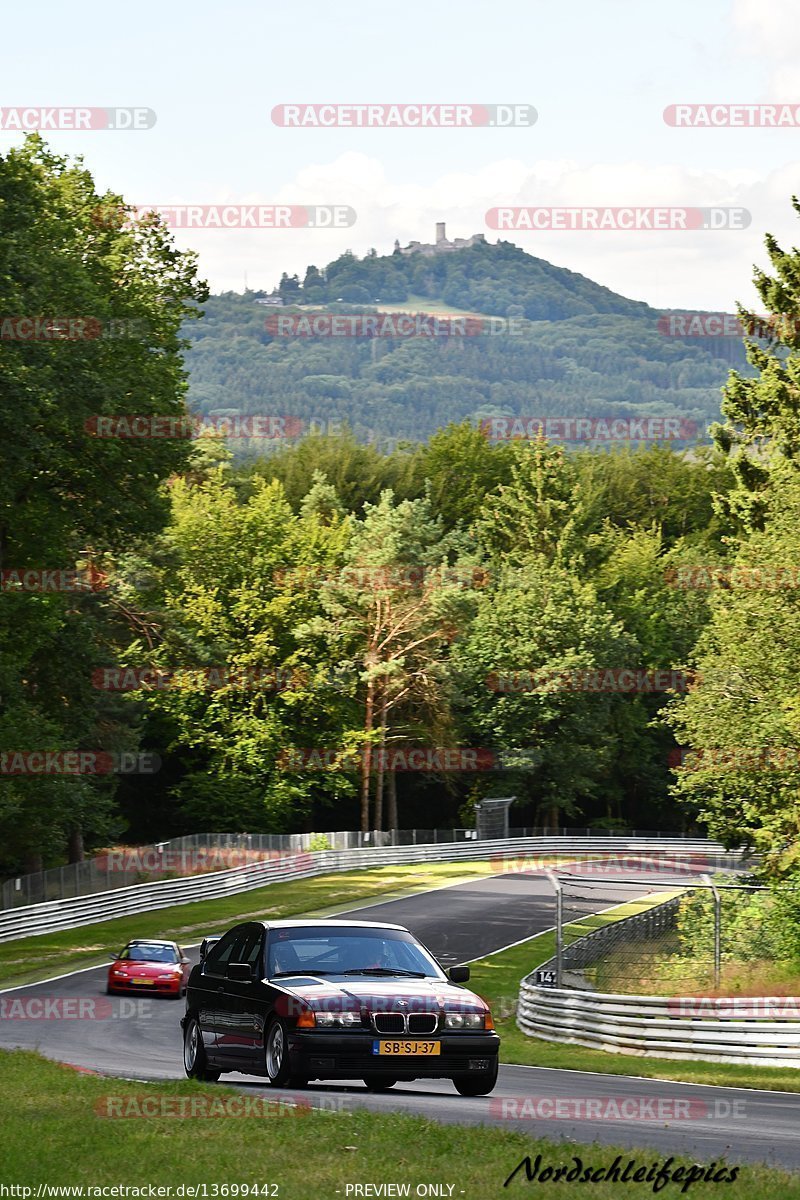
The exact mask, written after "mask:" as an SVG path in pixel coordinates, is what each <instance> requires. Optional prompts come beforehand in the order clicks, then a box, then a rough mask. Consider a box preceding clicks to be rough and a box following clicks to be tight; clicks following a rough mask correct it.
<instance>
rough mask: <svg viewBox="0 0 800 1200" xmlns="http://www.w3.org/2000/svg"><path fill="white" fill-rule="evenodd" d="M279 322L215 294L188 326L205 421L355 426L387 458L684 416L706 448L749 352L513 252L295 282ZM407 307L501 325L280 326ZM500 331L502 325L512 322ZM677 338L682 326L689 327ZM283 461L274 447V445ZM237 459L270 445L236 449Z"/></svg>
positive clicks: (382, 266) (334, 270) (457, 254)
mask: <svg viewBox="0 0 800 1200" xmlns="http://www.w3.org/2000/svg"><path fill="white" fill-rule="evenodd" d="M278 290H279V292H280V296H281V298H282V300H283V302H284V305H285V306H288V308H287V307H284V308H278V309H273V308H269V307H266V306H265V305H264V304H262V303H259V301H262V300H264V298H265V297H264V294H263V293H257V292H247V293H245V294H244V295H238V294H235V293H226V294H224V295H218V296H212V297H210V298H209V300H208V301H207V303H206V304H205V305H204V306H203V308H204V316H203V317H202V319H201V320H199V321H193V322H191V324H190V325H189V326H188V327H187V330H186V336H187V338H188V340H189V343H190V344H189V349H188V353H187V359H186V361H187V365H188V368H189V372H190V388H189V404H190V407H191V408H192V409H193V410H195V411H197V412H198V413H202V414H205V415H207V414H210V413H220V412H228V413H232V412H239V413H242V414H250V413H259V412H262V413H263V412H266V413H279V414H286V415H288V416H290V417H294V418H298V419H299V421H300V422H302V429H303V430H305V431H309V430H312V431H313V430H317V431H334V430H335V429H337V428H341V427H343V426H346V427H348V428H349V429H350V430H352V432H353V433H354V434H355V436H356V438H357V439H358V440H359V441H363V442H372V443H373V444H376V445H378V446H381V447H382V448H384V449H392V448H394V446H396V445H397V443H398V442H403V441H408V442H412V443H418V442H423V441H425V440H426V439H427V438H428V437H430V435H431V434H433V433H435V431H436V430H437V429H439V428H441V427H442V426H444V425H446V424H448V423H450V422H461V421H465V420H469V421H471V422H473V423H475V424H477V423H479V422H480V421H481V419H486V418H491V417H494V416H504V415H523V416H528V417H550V416H558V417H563V416H565V415H566V416H570V417H590V418H598V419H609V418H619V417H623V418H626V417H627V418H629V417H638V416H642V415H653V416H657V417H675V418H679V419H682V420H683V421H684V422H686V423H687V428H691V427H692V425H693V426H695V427H696V433H693V434H692V436H691V437H687V438H684V439H683V440H684V442H686V441H692V442H694V441H697V440H700V441H707V440H708V439H707V436H706V427H707V425H708V423H709V422H710V421H712V420H714V419H715V418H716V416H717V415H718V412H719V389H720V387H721V386H722V384H723V383H724V381H725V376H726V374H727V371H728V369H729V368H730V367H732V366H733V367H737V368H738V369H741V370H745V371H747V370H749V368H748V367H747V364H746V360H745V357H744V354H743V350H742V344H741V340H740V339H738V340H737V339H735V338H731V337H713V338H712V337H688V336H687V337H674V336H667V333H666V332H665V331H666V330H669V329H670V326H669V323H668V322H667V323H665V320H664V314H660V313H659V312H657V311H656V310H655V309H653V308H650V307H649V306H648V305H647V304H642V303H639V302H637V301H634V300H627V299H625V298H624V297H623V296H618V295H615V293H614V292H612V291H610V290H609V289H608V288H605V287H601V286H600V285H599V284H597V283H593V282H592V281H591V280H590V279H586V278H585V277H584V276H582V275H577V274H575V273H574V272H572V271H567V270H565V269H564V268H562V267H555V266H553V265H551V264H550V263H547V262H544V261H543V260H542V259H538V258H534V257H533V256H531V255H530V254H526V253H525V252H524V251H523V250H520V249H518V248H517V247H516V246H512V245H511V244H510V243H507V242H505V243H504V242H500V243H498V244H497V245H490V244H489V243H478V244H477V245H474V246H471V247H469V248H466V249H461V250H456V251H453V252H449V253H445V254H441V255H438V256H436V257H423V256H421V255H413V254H412V255H403V254H400V253H394V254H391V255H388V256H384V257H379V256H378V255H376V254H374V253H372V254H371V255H368V256H367V257H366V258H363V259H358V258H356V257H355V256H354V255H352V254H344V255H342V256H341V257H340V258H338V259H337V260H336V261H335V262H332V263H330V264H329V265H328V266H327V267H326V268H325V269H324V270H322V271H321V270H318V269H317V268H316V267H313V266H310V267H309V268H308V270H307V271H306V273H305V277H304V279H303V280H302V282H301V281H300V280H299V278H297V277H292V278H289V277H288V276H286V275H284V277H283V279H282V281H281V284H280V288H279V289H278ZM392 305H400V306H403V307H404V308H405V309H407V310H409V311H412V312H420V313H427V312H433V313H436V312H441V311H453V312H457V313H470V314H477V315H483V316H485V317H490V318H494V319H495V322H494V325H493V326H491V325H490V326H489V328H493V329H494V330H495V332H493V333H492V334H489V333H487V334H485V335H482V336H434V337H425V336H413V337H398V338H389V337H380V338H372V337H368V336H364V337H349V336H348V337H325V336H316V337H287V336H283V335H281V334H280V333H279V332H278V331H277V329H276V314H284V313H287V312H288V313H292V312H297V313H300V314H302V313H304V312H308V311H309V309H310V310H311V311H326V312H336V313H342V314H344V313H368V312H377V311H381V312H385V311H391V307H392ZM504 323H505V324H504ZM678 328H680V327H678ZM270 448H272V449H274V448H275V446H274V445H273V446H272V447H270ZM233 449H234V451H235V452H236V454H237V455H251V456H252V455H255V454H263V453H264V450H265V445H264V443H263V442H262V443H261V445H259V444H258V442H256V441H255V440H253V439H250V440H248V439H247V438H237V439H236V441H235V443H234V444H233Z"/></svg>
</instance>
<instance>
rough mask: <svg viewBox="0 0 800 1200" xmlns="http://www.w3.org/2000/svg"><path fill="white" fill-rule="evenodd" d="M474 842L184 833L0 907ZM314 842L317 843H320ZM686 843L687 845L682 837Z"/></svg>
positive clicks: (385, 835)
mask: <svg viewBox="0 0 800 1200" xmlns="http://www.w3.org/2000/svg"><path fill="white" fill-rule="evenodd" d="M584 836H585V837H611V836H613V837H617V838H660V839H666V840H667V841H669V840H670V839H676V838H679V839H681V840H683V839H685V838H686V837H687V835H686V834H678V833H661V832H659V833H654V832H652V831H651V830H647V829H624V830H615V831H613V833H612V831H611V830H602V829H542V828H536V827H533V828H528V827H525V828H517V829H506V830H504V831H503V832H502V833H497V834H494V835H492V836H491V837H490V838H487V840H495V841H496V840H497V838H499V837H503V838H505V839H508V838H521V837H571V838H576V837H584ZM477 838H478V831H477V830H475V829H463V828H461V829H458V828H456V829H392V830H383V831H380V830H371V831H369V832H367V833H362V832H361V831H360V830H353V829H350V830H347V829H337V830H334V831H333V832H328V833H323V832H319V833H191V834H186V835H184V836H183V837H178V838H172V839H171V840H169V841H165V842H158V843H157V844H155V845H151V846H120V847H116V848H115V849H111V850H107V851H104V852H103V853H101V854H99V855H96V856H95V857H94V858H87V859H84V860H83V861H81V862H75V863H64V864H63V865H62V866H59V867H49V868H48V869H46V870H43V871H34V872H32V873H31V874H28V875H16V876H12V878H10V879H7V880H6V881H5V882H4V883H3V884H2V885H1V886H0V909H6V908H25V907H28V906H29V905H31V904H44V903H45V902H46V901H48V900H66V899H67V898H70V899H72V898H73V897H76V896H92V895H94V893H95V892H110V891H113V890H114V889H116V888H124V887H133V886H135V885H136V884H138V883H152V882H153V877H154V876H155V877H156V878H161V879H166V878H171V879H175V878H177V877H178V876H183V875H201V874H203V873H204V872H205V871H225V870H229V869H231V868H233V867H242V866H245V865H246V864H247V863H248V862H254V861H255V860H256V859H258V858H267V857H269V856H271V855H273V854H275V855H276V854H278V853H296V852H298V851H302V850H319V849H325V850H356V849H358V850H360V849H362V848H364V847H367V846H416V845H418V844H419V845H422V846H427V845H428V844H429V843H438V842H465V841H474V840H476V839H477ZM320 839H322V844H321V845H320ZM690 840H691V839H690Z"/></svg>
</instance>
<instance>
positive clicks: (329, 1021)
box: [314, 1012, 361, 1029]
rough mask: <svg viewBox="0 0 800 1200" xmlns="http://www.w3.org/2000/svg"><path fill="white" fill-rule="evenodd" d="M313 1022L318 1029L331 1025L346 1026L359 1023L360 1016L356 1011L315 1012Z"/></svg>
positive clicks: (328, 1027) (327, 1027)
mask: <svg viewBox="0 0 800 1200" xmlns="http://www.w3.org/2000/svg"><path fill="white" fill-rule="evenodd" d="M314 1022H315V1024H316V1025H318V1026H319V1028H320V1029H330V1028H331V1026H333V1025H339V1026H342V1027H348V1026H350V1025H360V1024H361V1016H360V1014H359V1013H357V1012H315V1013H314Z"/></svg>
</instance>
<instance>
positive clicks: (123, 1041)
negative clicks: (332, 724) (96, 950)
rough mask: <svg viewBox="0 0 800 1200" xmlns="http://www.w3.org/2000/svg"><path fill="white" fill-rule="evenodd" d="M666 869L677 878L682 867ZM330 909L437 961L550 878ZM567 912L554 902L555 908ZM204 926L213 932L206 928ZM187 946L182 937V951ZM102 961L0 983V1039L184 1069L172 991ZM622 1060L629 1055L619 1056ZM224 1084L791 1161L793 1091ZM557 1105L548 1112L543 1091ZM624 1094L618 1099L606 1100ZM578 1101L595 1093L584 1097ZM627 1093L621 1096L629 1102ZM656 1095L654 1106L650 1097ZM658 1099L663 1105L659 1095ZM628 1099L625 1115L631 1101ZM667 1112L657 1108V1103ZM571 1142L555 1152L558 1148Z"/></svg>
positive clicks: (524, 904) (598, 888)
mask: <svg viewBox="0 0 800 1200" xmlns="http://www.w3.org/2000/svg"><path fill="white" fill-rule="evenodd" d="M673 878H674V880H675V882H678V881H680V882H682V883H684V884H685V883H686V882H687V879H686V876H685V875H684V876H683V877H682V878H680V879H678V878H677V877H673ZM670 882H672V881H671V879H670V877H669V876H666V875H660V876H659V878H658V880H657V881H656V882H654V880H653V877H652V876H650V878H649V879H647V878H646V877H644V876H643V878H642V886H641V888H632V887H625V886H623V885H621V884H619V883H615V882H614V881H613V880H611V879H609V880H598V879H593V880H591V882H590V883H588V884H587V886H586V887H585V888H582V887H578V888H576V889H575V892H574V894H571V895H570V900H569V904H570V907H569V914H568V915H569V916H570V917H574V916H576V915H577V914H578V913H579V912H581V911H582V912H591V911H599V910H601V909H603V908H607V907H609V906H610V905H613V904H618V903H620V902H621V901H622V900H628V899H632V898H633V897H634V895H636V894H637V893H638V894H644V893H645V892H649V891H652V890H656V889H663V888H664V887H665V886H666V887H669V885H670ZM339 915H340V916H342V917H343V918H344V917H348V918H362V917H363V919H364V920H370V921H386V922H392V923H396V924H399V925H405V926H407V927H408V928H409V929H410V930H411V931H412V932H413V933H414V934H415V935H416V936H417V937H419V938H420V940H421V941H422V942H424V943H425V945H427V946H428V947H429V949H430V950H431V951H432V952H433V953H434V954H435V955H436V956H437V958H439V960H440V961H441V962H442V963H443V964H444V965H445V966H450V965H453V964H454V963H461V962H465V961H469V960H473V959H477V958H481V957H483V956H484V955H486V954H489V953H491V952H492V951H495V950H499V949H502V948H504V947H506V946H509V945H511V944H513V943H515V942H519V941H521V940H523V939H525V938H529V937H531V936H532V935H533V934H535V933H539V932H541V931H543V930H546V929H549V928H551V927H552V926H553V924H554V900H553V890H552V887H551V885H550V882H549V881H548V880H547V879H546V878H545V877H544V876H542V875H537V874H508V875H494V876H490V877H488V878H485V879H481V880H478V881H473V882H470V883H461V884H456V885H452V886H449V887H445V888H437V889H435V890H433V891H430V892H422V893H419V894H418V895H415V896H411V897H406V898H404V899H398V900H391V901H384V902H382V903H379V904H374V905H368V906H366V907H363V908H359V909H351V910H348V911H347V912H344V911H342V912H341V913H340V914H339ZM565 915H566V914H565ZM208 932H209V933H215V932H220V930H215V929H210V930H209V931H208ZM197 953H198V951H197V948H193V949H191V950H190V951H189V954H190V957H191V958H192V960H193V961H195V960H196V957H197ZM105 977H106V968H104V967H95V968H91V969H89V970H83V971H78V972H74V973H72V974H69V975H65V976H63V977H61V978H59V979H56V980H52V981H50V982H48V983H39V984H34V985H30V986H26V987H23V988H16V989H12V990H10V991H7V992H5V993H2V996H3V1000H4V1002H5V1003H4V1008H5V1009H6V1010H7V1012H8V1014H9V1015H8V1016H7V1017H6V1018H5V1019H2V1020H0V1046H2V1047H4V1048H7V1049H11V1048H14V1047H23V1048H26V1049H36V1050H39V1051H40V1052H41V1053H42V1054H44V1055H46V1056H47V1057H48V1058H52V1059H56V1060H58V1061H61V1062H67V1063H71V1064H73V1065H75V1066H78V1067H83V1068H86V1069H89V1070H93V1071H98V1072H100V1073H103V1074H109V1075H118V1076H124V1077H126V1078H132V1079H138V1080H144V1081H150V1080H159V1079H175V1078H182V1077H183V1063H182V1045H181V1030H180V1025H179V1020H180V1017H181V1015H182V1013H183V1009H184V1004H183V1001H175V1000H166V999H157V998H153V997H139V996H134V997H121V996H116V997H106V996H105ZM29 997H37V998H39V999H42V1000H43V999H45V998H50V997H59V998H62V999H64V998H68V997H69V998H75V999H78V1000H79V999H81V998H86V997H91V998H92V1000H93V1001H95V1002H96V1001H97V1000H98V998H99V997H103V998H104V1000H105V1001H106V1003H105V1004H104V1005H102V1006H99V1011H101V1012H103V1013H104V1014H105V1016H104V1018H103V1019H97V1017H95V1018H93V1019H83V1020H82V1019H66V1018H63V1019H53V1020H47V1019H41V1020H37V1019H30V1018H18V1017H17V1018H15V1017H13V1015H12V1014H13V1012H14V1009H15V1008H17V1010H18V1011H19V1009H18V1006H10V1005H9V1002H10V1001H11V1000H12V999H22V1000H24V999H26V998H29ZM630 1063H631V1070H632V1071H635V1069H636V1060H635V1059H631V1060H630ZM223 1080H224V1082H225V1083H226V1084H228V1085H231V1086H234V1087H238V1088H241V1089H242V1090H243V1091H246V1092H247V1093H248V1094H269V1095H270V1096H273V1097H276V1098H277V1097H278V1096H281V1095H287V1096H291V1097H292V1099H294V1100H296V1101H299V1102H302V1103H311V1104H312V1105H315V1106H322V1107H329V1108H331V1109H336V1108H339V1109H345V1110H346V1109H348V1108H354V1107H356V1106H359V1107H361V1106H363V1107H367V1108H370V1109H374V1110H376V1111H381V1112H404V1113H416V1114H419V1115H424V1116H426V1117H428V1118H430V1119H435V1120H439V1121H445V1122H449V1123H457V1124H479V1123H481V1122H484V1123H486V1124H496V1125H500V1126H503V1127H505V1128H516V1129H522V1130H529V1131H530V1133H531V1135H535V1136H537V1137H542V1136H547V1137H550V1138H553V1139H556V1140H561V1139H568V1140H569V1141H580V1142H588V1143H591V1142H595V1141H596V1142H598V1143H607V1144H615V1145H621V1146H625V1147H630V1148H631V1150H633V1149H636V1148H638V1149H652V1150H653V1151H655V1152H658V1153H660V1154H661V1156H665V1155H668V1154H670V1153H671V1154H678V1153H680V1154H683V1155H689V1156H691V1157H693V1158H694V1159H695V1160H696V1161H697V1162H701V1163H710V1162H711V1161H712V1160H713V1159H717V1160H718V1159H720V1158H721V1157H726V1158H728V1159H729V1160H730V1161H732V1162H742V1161H760V1162H768V1163H772V1164H774V1165H780V1166H783V1167H788V1168H791V1169H795V1170H797V1169H800V1094H797V1095H795V1094H791V1093H783V1092H763V1091H755V1090H745V1089H734V1088H714V1087H704V1086H701V1085H695V1084H681V1083H672V1082H662V1081H659V1080H653V1079H637V1078H633V1077H631V1076H624V1075H591V1074H587V1073H584V1072H577V1071H563V1070H550V1069H546V1068H537V1067H515V1066H501V1068H500V1077H499V1080H498V1083H497V1087H496V1088H495V1090H494V1092H493V1093H492V1095H491V1096H483V1097H474V1098H473V1097H470V1098H465V1097H461V1096H459V1095H458V1094H457V1093H456V1091H455V1089H454V1088H453V1086H452V1084H451V1083H450V1082H449V1081H447V1080H429V1081H424V1082H422V1081H418V1082H415V1083H407V1084H398V1085H396V1087H394V1088H393V1089H392V1091H391V1092H386V1093H383V1094H378V1093H372V1092H368V1091H367V1090H366V1089H365V1088H364V1087H363V1085H361V1084H359V1083H354V1084H352V1085H344V1086H343V1085H341V1084H339V1083H336V1084H330V1085H329V1084H325V1083H312V1084H310V1085H309V1086H308V1087H307V1088H306V1089H305V1090H304V1091H303V1092H302V1093H297V1092H294V1093H289V1092H281V1091H280V1090H279V1089H272V1088H267V1087H265V1086H264V1083H263V1080H260V1079H257V1078H255V1077H253V1076H243V1075H226V1076H223ZM557 1099H558V1100H561V1101H562V1104H561V1106H560V1109H561V1112H562V1114H565V1115H562V1116H560V1117H559V1118H555V1117H553V1116H551V1115H550V1114H551V1113H552V1112H553V1111H554V1107H555V1106H554V1102H555V1101H556V1100H557ZM615 1100H616V1101H618V1102H620V1103H621V1102H622V1101H628V1102H629V1104H628V1106H625V1107H623V1108H622V1109H620V1108H619V1106H618V1105H615V1104H614V1103H613V1102H614V1101H615ZM587 1101H595V1102H596V1103H595V1104H594V1106H592V1105H591V1104H589V1105H588V1108H587ZM631 1101H634V1106H633V1109H632V1108H631V1106H630V1102H631ZM659 1102H661V1107H660V1108H659ZM665 1106H666V1108H665ZM632 1111H633V1114H634V1115H633V1116H631V1115H629V1114H630V1113H631V1112H632ZM665 1111H666V1113H667V1116H666V1118H665V1116H664V1113H665ZM569 1152H570V1147H569V1144H568V1143H567V1144H565V1146H564V1156H565V1157H564V1161H565V1162H567V1161H568V1160H569Z"/></svg>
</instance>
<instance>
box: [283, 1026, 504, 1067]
mask: <svg viewBox="0 0 800 1200" xmlns="http://www.w3.org/2000/svg"><path fill="white" fill-rule="evenodd" d="M380 1040H384V1041H390V1040H392V1039H391V1038H390V1037H389V1036H387V1035H385V1034H384V1035H383V1036H382V1037H381V1035H379V1034H375V1033H363V1032H360V1033H344V1034H342V1033H338V1032H336V1033H333V1032H329V1031H328V1030H325V1031H320V1030H301V1029H295V1030H290V1032H289V1057H290V1062H291V1066H292V1070H293V1071H294V1072H295V1073H296V1074H297V1075H303V1076H306V1077H307V1078H308V1079H363V1077H364V1076H365V1075H371V1074H381V1075H391V1076H392V1078H394V1079H419V1078H426V1079H452V1078H453V1077H454V1076H456V1075H476V1074H478V1073H480V1072H484V1071H489V1070H492V1069H493V1068H494V1065H495V1062H496V1060H497V1055H498V1052H499V1049H500V1038H499V1037H498V1036H497V1034H496V1033H474V1034H473V1033H457V1034H452V1035H448V1034H442V1035H439V1036H434V1037H427V1038H426V1037H419V1038H418V1039H417V1040H420V1041H436V1042H439V1043H440V1045H441V1050H440V1052H439V1054H430V1055H424V1056H417V1055H414V1056H412V1055H404V1054H399V1055H388V1054H387V1055H384V1054H374V1053H373V1045H374V1043H375V1042H376V1041H380Z"/></svg>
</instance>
